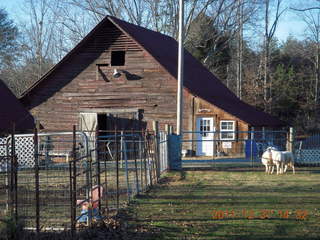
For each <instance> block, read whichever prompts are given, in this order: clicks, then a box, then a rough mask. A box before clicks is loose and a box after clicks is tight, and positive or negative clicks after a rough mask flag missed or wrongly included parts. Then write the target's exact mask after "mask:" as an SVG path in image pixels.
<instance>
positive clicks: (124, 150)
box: [120, 131, 131, 202]
mask: <svg viewBox="0 0 320 240" xmlns="http://www.w3.org/2000/svg"><path fill="white" fill-rule="evenodd" d="M120 139H121V140H120V141H121V142H120V146H121V162H122V163H123V160H124V167H125V177H126V184H127V197H128V202H130V192H131V191H130V181H129V167H128V156H127V146H126V143H125V140H124V132H123V131H121V138H120ZM122 167H123V165H122Z"/></svg>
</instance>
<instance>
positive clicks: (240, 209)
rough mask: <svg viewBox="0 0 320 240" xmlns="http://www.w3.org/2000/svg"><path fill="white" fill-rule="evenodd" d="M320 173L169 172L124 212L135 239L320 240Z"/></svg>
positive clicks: (248, 170)
mask: <svg viewBox="0 0 320 240" xmlns="http://www.w3.org/2000/svg"><path fill="white" fill-rule="evenodd" d="M319 177H320V168H316V167H314V168H303V167H300V168H297V173H296V174H295V175H293V174H292V172H289V173H287V174H285V175H279V176H277V175H267V174H265V173H264V171H263V168H262V167H259V168H254V169H252V168H229V167H227V168H225V169H221V168H220V169H219V170H216V171H215V170H210V171H196V170H195V171H184V172H181V173H179V172H171V173H167V174H166V175H165V176H164V177H163V178H162V179H161V181H160V182H161V183H160V185H159V186H157V187H154V188H153V189H152V191H150V192H149V193H147V194H145V195H143V196H141V197H139V198H137V199H136V200H135V201H134V202H133V204H131V205H130V206H129V209H128V210H127V211H126V212H125V213H123V215H124V216H125V217H126V220H127V221H128V223H129V226H131V228H132V231H136V232H138V233H139V236H138V238H137V239H246V240H247V239H257V240H258V239H319V237H320V221H319V220H320V211H319V207H320V205H319V202H320V188H319Z"/></svg>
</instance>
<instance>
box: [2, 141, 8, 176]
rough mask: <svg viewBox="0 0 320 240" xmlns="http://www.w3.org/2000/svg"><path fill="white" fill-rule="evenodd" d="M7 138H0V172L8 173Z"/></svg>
mask: <svg viewBox="0 0 320 240" xmlns="http://www.w3.org/2000/svg"><path fill="white" fill-rule="evenodd" d="M6 143H7V138H0V172H5V171H7V158H6V157H5V156H6V155H7V147H6Z"/></svg>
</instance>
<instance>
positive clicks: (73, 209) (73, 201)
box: [69, 125, 77, 239]
mask: <svg viewBox="0 0 320 240" xmlns="http://www.w3.org/2000/svg"><path fill="white" fill-rule="evenodd" d="M72 133H73V134H72V160H71V161H70V163H69V168H70V190H71V191H70V200H71V237H72V239H73V238H74V233H75V230H76V210H77V203H76V201H77V199H76V198H77V190H76V187H77V179H76V176H77V163H76V126H75V125H73V131H72Z"/></svg>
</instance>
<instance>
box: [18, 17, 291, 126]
mask: <svg viewBox="0 0 320 240" xmlns="http://www.w3.org/2000/svg"><path fill="white" fill-rule="evenodd" d="M108 21H111V22H112V23H113V24H115V25H116V26H117V27H118V28H120V29H121V30H122V31H123V32H124V33H125V34H127V35H129V36H130V37H131V38H132V39H133V40H134V41H136V42H137V43H138V44H139V45H140V46H141V47H142V48H143V49H145V50H146V51H147V52H149V54H151V55H152V56H153V57H154V58H155V59H156V60H157V61H158V63H159V64H160V65H162V66H163V67H164V68H165V69H166V70H167V71H168V73H169V74H171V75H172V76H173V77H174V78H177V62H178V43H177V41H176V40H175V39H173V38H171V37H169V36H167V35H164V34H161V33H159V32H155V31H152V30H149V29H146V28H143V27H140V26H137V25H134V24H131V23H128V22H125V21H122V20H120V19H117V18H115V17H111V16H107V17H106V18H105V19H104V20H102V21H101V22H100V23H99V24H98V25H97V26H96V27H95V28H94V29H93V30H92V31H91V32H90V33H89V34H88V35H87V36H86V37H85V38H84V39H83V40H82V41H81V42H80V43H79V44H78V45H77V46H76V47H75V48H74V49H72V50H71V51H70V52H69V53H68V54H67V55H66V56H65V57H64V58H63V59H62V60H61V61H60V62H59V63H58V64H56V65H55V66H54V67H53V68H52V69H51V70H50V71H48V72H47V73H46V74H45V75H44V76H43V77H42V78H41V79H40V80H39V81H37V82H36V83H35V84H34V85H32V86H31V87H30V88H29V89H28V90H27V91H25V92H24V93H23V95H22V101H23V98H24V97H25V96H27V95H28V93H30V92H31V91H33V89H35V88H36V87H37V86H38V85H39V84H40V83H41V82H42V81H44V80H45V79H46V78H47V77H48V76H50V75H51V73H53V72H54V71H55V69H57V68H58V67H59V66H61V65H62V64H63V63H64V62H66V61H67V60H68V59H69V57H70V56H71V55H72V54H73V53H75V52H76V51H77V50H78V49H79V48H80V47H81V46H83V45H84V44H85V42H87V40H89V39H90V38H91V37H94V33H95V32H96V31H97V30H98V29H99V28H100V27H101V26H103V25H104V24H105V23H106V22H108ZM184 64H185V72H184V87H185V88H187V89H188V90H189V91H190V92H191V93H192V94H194V95H196V96H198V97H200V98H202V99H204V100H206V101H208V102H209V103H211V104H214V105H215V106H217V107H219V108H221V109H222V110H224V111H226V112H228V113H230V114H231V115H233V116H235V117H237V118H239V119H241V120H243V121H244V122H247V123H248V124H250V125H252V126H256V127H259V126H266V127H280V126H286V125H287V124H286V123H285V122H283V121H281V120H279V119H277V118H276V117H273V116H271V115H270V114H268V113H265V112H263V111H260V110H257V109H256V108H254V107H253V106H251V105H248V104H246V103H244V102H243V101H241V100H240V99H239V98H238V97H237V96H236V95H235V94H234V93H233V92H232V91H230V90H229V89H228V88H227V87H226V86H225V85H224V84H223V83H222V82H221V81H220V80H219V79H218V78H217V77H215V76H214V75H213V74H212V73H211V72H210V71H209V70H207V69H206V68H205V67H204V66H203V65H202V64H201V63H200V62H199V61H197V60H196V59H195V58H194V57H193V56H192V55H191V54H190V53H189V52H188V51H186V50H185V63H184Z"/></svg>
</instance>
